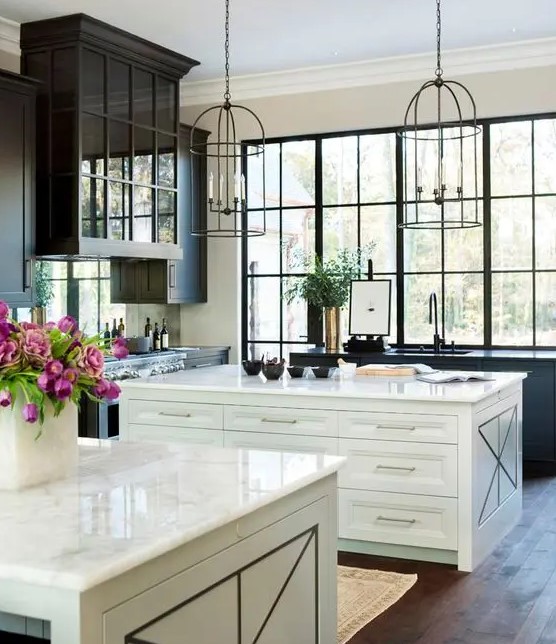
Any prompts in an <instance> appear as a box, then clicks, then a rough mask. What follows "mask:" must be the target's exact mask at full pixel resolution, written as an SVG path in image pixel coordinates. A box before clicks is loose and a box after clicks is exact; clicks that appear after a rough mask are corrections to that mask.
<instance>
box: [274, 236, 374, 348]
mask: <svg viewBox="0 0 556 644" xmlns="http://www.w3.org/2000/svg"><path fill="white" fill-rule="evenodd" d="M374 247H375V244H374V242H372V243H369V244H366V245H365V246H363V247H361V248H356V249H354V250H352V249H348V248H343V249H341V250H339V251H338V253H337V254H336V256H335V257H333V258H331V259H324V260H323V259H322V258H321V257H318V256H314V255H313V254H312V253H305V252H302V253H299V255H298V257H296V258H294V262H293V268H299V269H301V271H303V272H306V273H307V274H306V275H304V276H303V277H292V278H291V280H290V283H289V285H288V286H287V287H286V290H285V292H284V297H285V299H286V301H287V302H288V303H291V302H293V301H294V300H296V299H302V300H305V301H306V302H307V304H309V305H311V306H314V307H317V308H319V309H321V310H322V311H323V314H324V330H325V346H326V348H327V349H329V350H330V351H337V350H338V349H339V348H340V346H341V324H340V315H341V313H340V312H341V309H342V308H343V307H345V306H346V304H347V303H348V300H349V294H350V287H351V281H352V280H354V279H357V278H358V277H359V276H360V275H361V273H362V272H363V271H364V270H365V268H364V266H363V264H364V262H365V261H367V260H368V259H370V257H371V254H372V251H373V249H374Z"/></svg>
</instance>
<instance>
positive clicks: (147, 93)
mask: <svg viewBox="0 0 556 644" xmlns="http://www.w3.org/2000/svg"><path fill="white" fill-rule="evenodd" d="M153 86H154V78H153V75H152V74H149V73H148V72H144V71H143V70H141V69H135V70H134V75H133V109H134V115H133V119H134V121H135V123H140V124H141V125H149V126H152V125H153Z"/></svg>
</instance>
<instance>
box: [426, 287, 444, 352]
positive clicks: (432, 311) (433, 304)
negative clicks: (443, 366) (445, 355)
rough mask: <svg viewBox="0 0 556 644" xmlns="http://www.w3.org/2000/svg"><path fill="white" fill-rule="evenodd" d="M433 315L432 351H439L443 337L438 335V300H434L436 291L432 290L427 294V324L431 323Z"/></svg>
mask: <svg viewBox="0 0 556 644" xmlns="http://www.w3.org/2000/svg"><path fill="white" fill-rule="evenodd" d="M433 315H434V336H433V346H434V352H435V353H440V347H441V345H443V344H444V342H445V340H444V338H441V337H440V336H439V335H438V302H437V300H436V293H435V292H434V291H433V292H432V293H431V294H430V296H429V324H432V323H433Z"/></svg>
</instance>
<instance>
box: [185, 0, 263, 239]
mask: <svg viewBox="0 0 556 644" xmlns="http://www.w3.org/2000/svg"><path fill="white" fill-rule="evenodd" d="M224 53H225V77H224V78H225V91H224V103H223V104H222V105H216V106H213V107H209V108H208V109H206V110H205V111H204V112H202V113H201V114H200V115H199V116H198V117H197V119H196V120H195V122H194V123H193V127H192V129H191V138H190V151H191V153H192V154H197V155H200V156H205V157H207V160H208V161H209V163H207V166H208V169H209V176H208V213H209V219H208V225H207V227H206V228H203V229H198V228H196V227H195V224H193V227H192V230H191V234H192V235H196V236H200V237H201V236H202V237H255V236H260V235H264V234H265V232H266V212H265V205H266V195H265V149H264V143H265V133H264V128H263V125H262V123H261V120H260V119H259V117H258V116H257V115H256V114H255V113H254V112H253V111H252V110H250V109H249V108H247V107H244V106H242V105H233V104H232V103H231V98H232V96H231V94H230V2H229V0H226V21H225V44H224ZM212 112H216V113H217V125H216V131H215V133H214V136H213V140H212V141H209V142H207V143H202V144H200V143H196V142H195V141H196V139H197V136H196V131H195V130H196V127H197V124H198V123H199V122H200V121H201V119H204V117H206V116H207V115H208V114H211V113H212ZM238 124H241V125H242V126H243V127H246V128H247V129H248V131H249V138H253V139H256V140H260V141H261V143H260V144H249V145H248V146H244V145H242V143H241V141H238V140H237V127H238ZM249 157H257V158H258V163H257V164H256V169H257V171H258V172H260V173H261V177H260V181H256V182H254V183H256V185H257V189H258V193H259V194H258V195H257V201H258V202H259V201H260V204H261V206H260V207H259V206H257V213H256V216H254V217H253V222H252V225H251V226H249V221H248V216H247V195H246V185H245V175H244V174H243V173H242V169H241V168H242V159H245V160H247V159H248V158H249ZM211 159H212V161H210V160H211ZM250 165H251V166H253V168H252V169H253V171H255V166H254V164H250ZM215 175H216V176H215ZM211 215H212V217H211Z"/></svg>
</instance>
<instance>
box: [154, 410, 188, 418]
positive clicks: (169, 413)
mask: <svg viewBox="0 0 556 644" xmlns="http://www.w3.org/2000/svg"><path fill="white" fill-rule="evenodd" d="M158 415H159V416H174V417H175V418H191V414H190V413H189V412H188V413H187V414H177V413H175V412H168V411H159V412H158Z"/></svg>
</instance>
